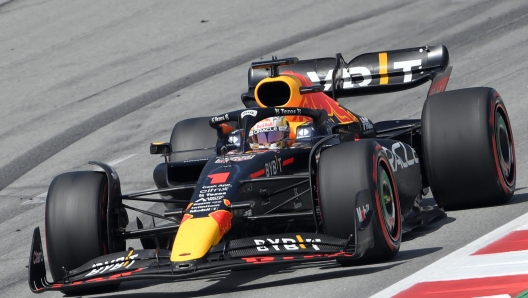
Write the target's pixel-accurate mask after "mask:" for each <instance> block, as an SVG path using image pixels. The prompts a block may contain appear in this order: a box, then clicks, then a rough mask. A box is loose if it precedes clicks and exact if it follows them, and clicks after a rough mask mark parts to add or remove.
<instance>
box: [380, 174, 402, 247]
mask: <svg viewBox="0 0 528 298" xmlns="http://www.w3.org/2000/svg"><path fill="white" fill-rule="evenodd" d="M378 171H379V173H380V175H379V180H378V182H379V183H378V194H379V200H380V206H381V215H382V218H383V224H384V226H385V229H386V230H387V233H388V234H389V235H390V236H391V238H392V239H394V238H395V237H396V236H397V235H398V232H399V231H398V227H397V223H396V206H395V202H394V200H395V199H394V192H393V190H392V184H391V180H390V178H389V175H388V174H387V172H386V171H385V169H384V168H383V167H382V166H378Z"/></svg>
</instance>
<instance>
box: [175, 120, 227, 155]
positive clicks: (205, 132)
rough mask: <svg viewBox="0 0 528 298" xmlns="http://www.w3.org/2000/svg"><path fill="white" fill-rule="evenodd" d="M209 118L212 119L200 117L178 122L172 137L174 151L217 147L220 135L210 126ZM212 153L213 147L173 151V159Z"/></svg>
mask: <svg viewBox="0 0 528 298" xmlns="http://www.w3.org/2000/svg"><path fill="white" fill-rule="evenodd" d="M209 120H211V117H198V118H190V119H185V120H182V121H180V122H178V123H176V125H174V128H173V129H172V134H171V138H170V142H171V145H172V151H184V150H192V149H203V148H211V147H215V146H216V141H217V139H218V136H217V133H216V130H215V129H213V128H212V127H211V126H209ZM212 153H213V149H206V150H197V151H192V152H180V153H172V154H171V161H182V160H186V159H190V158H195V157H202V156H207V155H210V154H212Z"/></svg>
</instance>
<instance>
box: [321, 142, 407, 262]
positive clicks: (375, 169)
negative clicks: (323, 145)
mask: <svg viewBox="0 0 528 298" xmlns="http://www.w3.org/2000/svg"><path fill="white" fill-rule="evenodd" d="M318 191H319V206H320V208H321V217H322V221H323V228H324V231H325V233H326V234H328V235H330V236H334V237H338V238H342V239H348V238H349V236H350V235H351V234H353V235H354V236H355V234H356V233H355V226H354V225H355V219H356V217H358V216H361V214H362V213H361V211H362V210H363V211H364V210H365V208H366V209H374V213H373V218H372V222H371V224H373V228H374V246H373V247H372V248H370V249H368V250H367V251H366V253H365V254H364V255H363V256H362V257H361V258H360V259H358V260H355V259H349V258H341V259H337V261H338V262H339V263H340V264H343V265H353V264H362V263H374V262H382V261H386V260H388V259H391V258H392V257H394V256H395V255H396V254H397V253H398V251H399V249H400V243H401V237H402V226H401V222H402V220H401V209H400V201H399V197H398V190H397V188H396V183H395V180H394V176H393V174H392V170H391V167H390V165H389V161H388V158H387V155H386V154H385V151H384V150H383V149H382V147H381V145H379V144H378V143H377V142H376V141H374V140H367V139H365V140H359V141H355V142H347V143H342V144H340V145H337V146H334V147H331V148H329V149H327V150H325V151H323V152H322V154H321V157H320V160H319V166H318ZM360 195H362V196H367V197H368V198H369V201H370V203H369V206H356V205H355V204H356V198H357V197H358V196H360ZM358 211H359V212H358Z"/></svg>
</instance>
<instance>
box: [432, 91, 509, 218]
mask: <svg viewBox="0 0 528 298" xmlns="http://www.w3.org/2000/svg"><path fill="white" fill-rule="evenodd" d="M422 129H423V131H422V147H423V155H424V165H425V170H426V174H427V180H428V181H429V184H430V187H431V192H432V193H433V197H434V198H435V200H436V202H437V204H438V205H439V206H440V207H444V208H445V209H451V210H452V209H462V208H473V207H480V206H488V205H496V204H503V203H506V202H507V201H508V200H510V198H511V197H512V196H513V192H514V190H515V179H516V169H515V167H516V161H515V150H514V143H513V135H512V130H511V125H510V120H509V118H508V113H507V112H506V107H505V106H504V103H503V101H502V99H501V97H500V95H499V94H498V93H497V91H495V90H494V89H491V88H468V89H460V90H454V91H448V92H443V93H438V94H435V95H432V96H431V97H429V98H427V100H426V101H425V104H424V108H423V111H422Z"/></svg>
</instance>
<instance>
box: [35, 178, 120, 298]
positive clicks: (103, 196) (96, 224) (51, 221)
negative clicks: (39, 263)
mask: <svg viewBox="0 0 528 298" xmlns="http://www.w3.org/2000/svg"><path fill="white" fill-rule="evenodd" d="M107 204H108V179H107V178H106V175H105V174H103V173H99V172H88V171H82V172H70V173H64V174H61V175H58V176H57V177H55V179H53V181H52V182H51V185H50V187H49V190H48V198H47V201H46V217H45V225H46V247H47V251H48V258H49V267H50V271H51V276H52V277H53V280H54V281H56V280H60V279H62V278H63V277H64V275H65V273H64V270H63V269H62V268H63V267H64V268H65V269H67V270H73V269H75V268H77V267H79V266H81V265H83V264H85V263H86V262H88V261H90V260H92V259H94V258H97V257H99V256H102V255H105V254H108V253H110V252H117V251H124V250H125V241H124V240H123V241H114V243H113V245H114V247H113V249H110V248H109V246H108V240H107V228H106V227H107V220H106V212H107V210H106V208H107ZM118 286H119V283H117V284H114V285H109V286H102V287H101V286H99V287H97V290H101V291H111V290H114V289H116V288H117V287H118ZM91 291H93V289H83V290H68V291H62V292H63V293H65V294H68V295H79V294H83V293H87V292H91Z"/></svg>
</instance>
